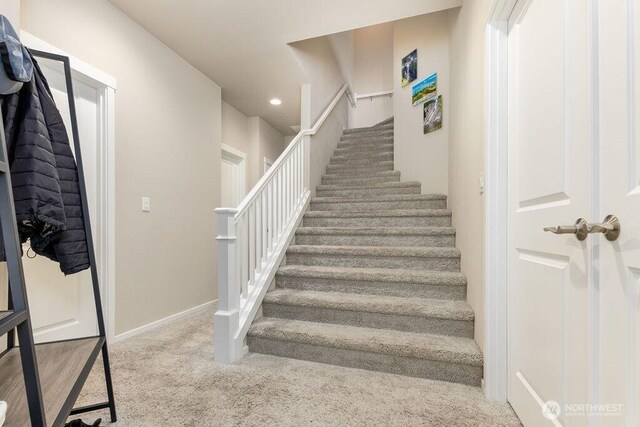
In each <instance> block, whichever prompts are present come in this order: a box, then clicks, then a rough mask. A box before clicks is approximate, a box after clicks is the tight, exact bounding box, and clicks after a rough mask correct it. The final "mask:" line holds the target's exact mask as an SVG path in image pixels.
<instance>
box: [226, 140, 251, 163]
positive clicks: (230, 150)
mask: <svg viewBox="0 0 640 427" xmlns="http://www.w3.org/2000/svg"><path fill="white" fill-rule="evenodd" d="M220 149H221V150H222V151H226V152H227V153H229V154H231V155H232V156H234V157H237V158H238V159H242V160H244V159H246V158H247V155H246V154H245V153H244V152H242V151H240V150H238V149H237V148H233V147H231V146H229V145H227V144H220Z"/></svg>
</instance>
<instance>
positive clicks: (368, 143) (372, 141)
mask: <svg viewBox="0 0 640 427" xmlns="http://www.w3.org/2000/svg"><path fill="white" fill-rule="evenodd" d="M386 145H394V139H393V136H385V137H376V138H366V139H352V140H346V141H340V142H338V145H337V146H336V149H337V150H348V149H363V150H365V149H369V148H374V149H380V147H383V146H386Z"/></svg>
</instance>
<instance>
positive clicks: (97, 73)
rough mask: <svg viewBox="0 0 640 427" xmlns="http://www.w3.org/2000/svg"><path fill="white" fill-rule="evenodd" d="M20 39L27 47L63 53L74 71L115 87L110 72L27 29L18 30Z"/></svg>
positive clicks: (115, 83)
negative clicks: (90, 63)
mask: <svg viewBox="0 0 640 427" xmlns="http://www.w3.org/2000/svg"><path fill="white" fill-rule="evenodd" d="M20 41H21V42H22V43H23V44H24V45H25V46H27V47H30V48H33V49H37V50H42V51H45V52H50V53H55V54H57V55H64V56H68V57H69V63H70V64H71V68H72V69H73V70H74V71H77V72H78V73H80V74H83V75H85V76H87V77H90V78H91V79H93V80H95V81H96V82H99V83H101V84H103V85H105V86H108V87H110V88H113V89H117V81H116V78H115V77H113V76H112V75H110V74H107V73H105V72H104V71H102V70H99V69H98V68H96V67H94V66H93V65H89V64H87V63H86V62H84V61H82V60H80V59H78V58H75V57H74V56H72V55H69V54H68V53H67V52H65V51H63V50H62V49H58V48H57V47H55V46H53V45H52V44H50V43H47V42H46V41H44V40H42V39H40V38H38V37H36V36H34V35H33V34H31V33H28V32H27V31H24V30H20Z"/></svg>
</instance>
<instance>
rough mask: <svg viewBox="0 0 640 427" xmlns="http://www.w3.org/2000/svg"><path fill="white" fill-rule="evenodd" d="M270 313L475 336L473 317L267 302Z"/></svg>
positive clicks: (266, 309) (412, 330) (426, 332)
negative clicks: (468, 318)
mask: <svg viewBox="0 0 640 427" xmlns="http://www.w3.org/2000/svg"><path fill="white" fill-rule="evenodd" d="M262 310H263V313H264V315H265V316H267V317H278V318H282V319H292V320H302V321H306V322H317V323H333V324H339V325H348V326H358V327H362V328H374V329H391V330H394V331H403V332H416V333H425V334H436V335H448V336H454V337H463V338H473V321H464V320H450V319H437V318H435V317H421V316H403V315H397V314H387V313H369V312H362V311H349V310H339V309H332V308H323V307H307V306H296V305H285V304H275V303H263V304H262Z"/></svg>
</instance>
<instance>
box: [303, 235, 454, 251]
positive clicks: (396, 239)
mask: <svg viewBox="0 0 640 427" xmlns="http://www.w3.org/2000/svg"><path fill="white" fill-rule="evenodd" d="M455 240H456V239H455V236H453V235H451V236H421V235H413V236H397V235H396V236H394V235H377V236H359V235H335V234H325V235H321V234H297V235H296V244H297V245H323V246H419V247H429V248H435V247H453V246H455Z"/></svg>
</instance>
